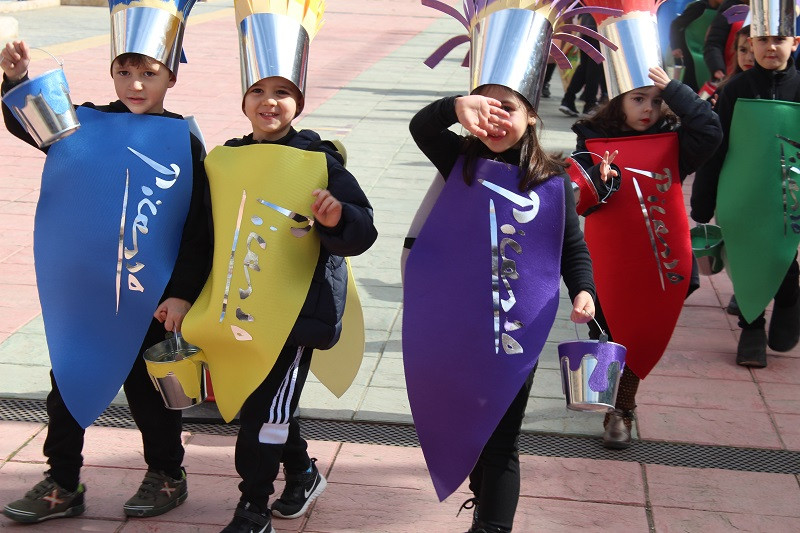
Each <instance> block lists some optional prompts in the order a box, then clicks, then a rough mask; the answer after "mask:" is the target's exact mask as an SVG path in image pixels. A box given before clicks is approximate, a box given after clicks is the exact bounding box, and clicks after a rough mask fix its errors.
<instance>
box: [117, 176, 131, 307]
mask: <svg viewBox="0 0 800 533" xmlns="http://www.w3.org/2000/svg"><path fill="white" fill-rule="evenodd" d="M130 177H131V175H130V170H128V169H125V193H124V194H123V196H122V216H121V217H120V219H119V247H118V248H117V309H116V312H115V314H119V296H120V291H121V290H122V255H123V249H124V248H125V214H126V213H127V211H128V186H129V183H130Z"/></svg>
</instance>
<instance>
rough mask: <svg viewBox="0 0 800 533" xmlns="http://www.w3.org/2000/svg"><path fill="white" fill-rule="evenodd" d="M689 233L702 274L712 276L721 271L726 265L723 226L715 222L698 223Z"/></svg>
mask: <svg viewBox="0 0 800 533" xmlns="http://www.w3.org/2000/svg"><path fill="white" fill-rule="evenodd" d="M689 235H690V236H691V239H692V252H694V256H695V257H696V258H697V267H698V270H699V271H700V274H702V275H703V276H710V275H712V274H716V273H717V272H721V271H722V268H723V266H724V263H723V261H722V249H723V241H722V228H720V227H719V226H715V225H714V224H698V225H697V226H695V227H694V228H692V229H691V230H690V231H689Z"/></svg>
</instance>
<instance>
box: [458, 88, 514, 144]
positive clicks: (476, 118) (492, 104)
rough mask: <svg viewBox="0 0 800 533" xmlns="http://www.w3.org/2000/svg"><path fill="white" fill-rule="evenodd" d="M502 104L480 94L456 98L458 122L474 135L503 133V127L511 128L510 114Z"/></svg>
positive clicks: (482, 135)
mask: <svg viewBox="0 0 800 533" xmlns="http://www.w3.org/2000/svg"><path fill="white" fill-rule="evenodd" d="M502 106H503V104H502V103H501V102H500V101H499V100H495V99H494V98H487V97H485V96H481V95H480V94H472V95H470V96H462V97H459V98H456V116H458V122H459V123H461V125H462V126H464V128H465V129H466V130H467V131H468V132H470V133H471V134H473V135H475V136H476V137H488V136H489V135H504V134H505V130H504V129H502V128H503V127H505V128H511V121H510V120H508V118H509V117H510V116H511V115H509V114H508V111H506V110H505V109H503V107H502Z"/></svg>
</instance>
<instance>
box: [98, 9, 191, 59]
mask: <svg viewBox="0 0 800 533" xmlns="http://www.w3.org/2000/svg"><path fill="white" fill-rule="evenodd" d="M194 3H195V0H166V1H161V0H133V1H128V2H126V1H124V0H122V1H119V0H109V7H110V8H111V60H112V61H113V60H114V59H116V58H117V57H119V56H121V55H122V54H128V53H135V54H142V55H146V56H148V57H152V58H153V59H155V60H157V61H160V62H161V63H163V64H164V65H166V67H167V68H168V69H169V70H170V71H171V72H172V74H174V75H177V74H178V65H180V63H181V57H182V46H183V32H184V29H185V26H186V18H187V17H188V16H189V12H190V11H191V9H192V7H193V6H194Z"/></svg>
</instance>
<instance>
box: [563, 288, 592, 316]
mask: <svg viewBox="0 0 800 533" xmlns="http://www.w3.org/2000/svg"><path fill="white" fill-rule="evenodd" d="M592 317H594V300H592V295H591V294H589V293H588V292H586V291H581V292H579V293H578V294H577V295H576V296H575V300H573V301H572V313H571V314H570V315H569V319H570V320H572V321H573V322H576V323H578V324H585V323H587V322H589V321H590V320H591V319H592Z"/></svg>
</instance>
